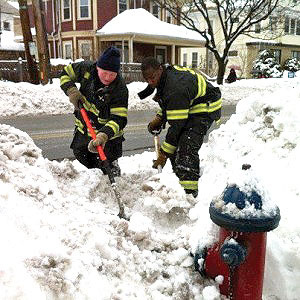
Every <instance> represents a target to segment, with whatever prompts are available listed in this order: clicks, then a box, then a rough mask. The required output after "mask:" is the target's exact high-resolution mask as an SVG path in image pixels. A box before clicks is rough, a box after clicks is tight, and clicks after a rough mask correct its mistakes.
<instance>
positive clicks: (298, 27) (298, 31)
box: [284, 17, 300, 35]
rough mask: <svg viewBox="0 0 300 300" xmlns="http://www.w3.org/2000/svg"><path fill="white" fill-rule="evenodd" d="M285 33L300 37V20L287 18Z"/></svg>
mask: <svg viewBox="0 0 300 300" xmlns="http://www.w3.org/2000/svg"><path fill="white" fill-rule="evenodd" d="M284 32H285V33H286V34H291V35H300V19H299V20H297V19H290V18H288V17H286V18H285V21H284Z"/></svg>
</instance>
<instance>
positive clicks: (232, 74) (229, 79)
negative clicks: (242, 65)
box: [226, 68, 237, 83]
mask: <svg viewBox="0 0 300 300" xmlns="http://www.w3.org/2000/svg"><path fill="white" fill-rule="evenodd" d="M236 80H237V76H236V72H235V70H234V69H233V68H231V69H230V71H229V74H228V77H227V79H226V81H227V82H228V83H232V82H235V81H236Z"/></svg>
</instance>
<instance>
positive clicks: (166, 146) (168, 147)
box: [161, 142, 176, 154]
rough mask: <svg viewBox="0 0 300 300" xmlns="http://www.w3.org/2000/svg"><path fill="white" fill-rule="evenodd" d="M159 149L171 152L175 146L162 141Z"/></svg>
mask: <svg viewBox="0 0 300 300" xmlns="http://www.w3.org/2000/svg"><path fill="white" fill-rule="evenodd" d="M161 149H162V150H163V151H165V152H166V153H170V154H173V153H174V152H175V150H176V147H175V146H173V145H171V144H169V143H166V142H163V144H162V145H161Z"/></svg>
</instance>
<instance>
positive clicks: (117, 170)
mask: <svg viewBox="0 0 300 300" xmlns="http://www.w3.org/2000/svg"><path fill="white" fill-rule="evenodd" d="M109 165H110V168H111V172H112V173H113V175H114V176H115V177H120V176H121V168H120V166H119V164H118V161H117V160H114V161H113V162H111V163H110V164H109Z"/></svg>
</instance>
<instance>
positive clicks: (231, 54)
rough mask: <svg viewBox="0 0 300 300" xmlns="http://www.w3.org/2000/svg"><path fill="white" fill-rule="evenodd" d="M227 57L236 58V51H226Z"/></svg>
mask: <svg viewBox="0 0 300 300" xmlns="http://www.w3.org/2000/svg"><path fill="white" fill-rule="evenodd" d="M228 56H238V52H237V50H231V51H228Z"/></svg>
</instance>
